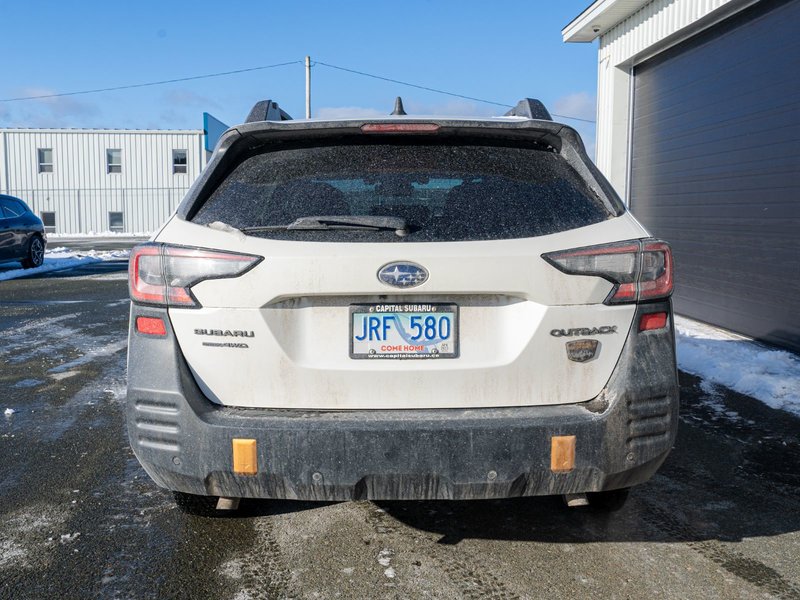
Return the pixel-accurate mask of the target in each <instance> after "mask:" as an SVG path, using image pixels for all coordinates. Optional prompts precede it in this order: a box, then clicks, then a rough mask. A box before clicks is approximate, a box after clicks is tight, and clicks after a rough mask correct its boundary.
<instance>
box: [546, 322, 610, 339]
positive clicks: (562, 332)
mask: <svg viewBox="0 0 800 600" xmlns="http://www.w3.org/2000/svg"><path fill="white" fill-rule="evenodd" d="M606 333H617V326H616V325H603V326H601V327H592V328H589V327H578V328H576V329H553V330H551V331H550V335H552V336H553V337H574V336H577V335H603V334H606Z"/></svg>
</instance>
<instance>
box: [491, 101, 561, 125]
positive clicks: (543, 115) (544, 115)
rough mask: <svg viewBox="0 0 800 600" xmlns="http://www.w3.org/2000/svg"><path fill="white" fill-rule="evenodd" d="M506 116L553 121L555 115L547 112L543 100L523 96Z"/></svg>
mask: <svg viewBox="0 0 800 600" xmlns="http://www.w3.org/2000/svg"><path fill="white" fill-rule="evenodd" d="M503 116H504V117H525V118H527V119H540V120H543V121H552V120H553V117H551V116H550V113H549V112H547V109H546V108H545V107H544V104H542V101H541V100H534V99H533V98H523V99H522V100H520V101H519V102H517V105H516V106H515V107H514V108H512V109H511V110H510V111H508V112H507V113H506V114H504V115H503Z"/></svg>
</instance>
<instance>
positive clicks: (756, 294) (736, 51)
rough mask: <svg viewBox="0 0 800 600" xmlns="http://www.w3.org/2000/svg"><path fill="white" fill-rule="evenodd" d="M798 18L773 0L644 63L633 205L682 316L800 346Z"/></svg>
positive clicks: (784, 0) (798, 2)
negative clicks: (669, 253)
mask: <svg viewBox="0 0 800 600" xmlns="http://www.w3.org/2000/svg"><path fill="white" fill-rule="evenodd" d="M798 23H800V0H791V1H788V0H764V1H762V2H760V3H759V4H757V5H755V6H754V7H752V8H749V9H747V10H746V11H743V12H741V13H739V14H737V15H736V16H735V17H732V18H731V19H728V20H727V21H724V22H723V23H721V24H720V25H717V26H715V27H713V28H712V29H709V30H706V31H705V32H703V33H701V34H700V35H697V36H695V37H693V38H692V39H691V40H689V41H688V42H685V43H683V44H681V45H679V46H676V47H675V48H672V49H670V50H669V51H667V52H665V53H663V54H660V55H659V56H658V57H657V58H654V59H652V60H650V61H647V62H645V63H643V64H641V65H639V66H637V67H636V70H635V98H634V123H633V146H632V151H633V158H632V173H631V174H632V177H631V182H632V185H631V209H632V211H633V213H634V214H635V215H636V216H637V217H638V218H639V219H640V220H641V221H642V222H643V223H644V224H645V225H646V226H647V227H648V228H649V229H650V230H651V231H652V232H653V233H654V234H655V235H658V236H660V237H663V238H665V239H667V240H669V241H670V242H671V243H672V244H673V248H674V250H675V258H676V265H677V272H676V282H677V283H676V295H675V306H676V310H677V311H678V312H680V313H682V314H685V315H688V316H692V317H695V318H699V319H701V320H704V321H708V322H711V323H715V324H717V325H721V326H723V327H727V328H729V329H733V330H735V331H739V332H742V333H745V334H748V335H751V336H753V337H756V338H760V339H764V340H767V341H772V342H776V343H779V344H781V345H785V346H789V347H792V348H794V349H797V350H800V317H798V315H800V260H799V259H800V235H799V234H798V231H800V176H798V175H800V78H798V77H797V74H798V73H800V37H798V36H797V33H796V26H797V24H798Z"/></svg>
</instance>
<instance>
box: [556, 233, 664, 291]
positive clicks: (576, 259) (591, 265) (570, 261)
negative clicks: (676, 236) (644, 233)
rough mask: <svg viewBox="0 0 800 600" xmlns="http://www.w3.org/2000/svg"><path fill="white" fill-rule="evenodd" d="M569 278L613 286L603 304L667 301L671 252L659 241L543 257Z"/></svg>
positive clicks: (564, 252) (601, 247)
mask: <svg viewBox="0 0 800 600" xmlns="http://www.w3.org/2000/svg"><path fill="white" fill-rule="evenodd" d="M542 258H544V259H545V260H546V261H547V262H549V263H550V264H551V265H553V266H554V267H556V268H557V269H559V270H560V271H563V272H564V273H568V274H570V275H590V276H595V277H602V278H604V279H607V280H608V281H610V282H611V283H613V284H614V288H613V289H612V290H611V292H610V293H609V295H608V297H607V298H606V299H605V301H604V303H605V304H623V303H627V302H642V301H644V300H656V299H658V298H666V297H668V296H669V295H670V294H672V251H671V250H670V247H669V244H667V243H666V242H662V241H659V240H630V241H627V242H616V243H613V244H603V245H600V246H589V247H586V248H575V249H573V250H564V251H559V252H550V253H548V254H543V255H542Z"/></svg>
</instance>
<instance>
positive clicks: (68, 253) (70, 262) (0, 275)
mask: <svg viewBox="0 0 800 600" xmlns="http://www.w3.org/2000/svg"><path fill="white" fill-rule="evenodd" d="M129 256H130V250H105V251H101V250H87V251H85V252H82V251H77V250H70V249H68V248H64V247H57V248H50V249H48V250H46V251H45V254H44V264H42V266H41V267H36V268H35V269H11V270H10V271H3V272H0V281H8V280H9V279H18V278H19V277H30V276H31V275H41V274H44V273H49V272H51V271H62V270H64V269H71V268H74V267H79V266H81V265H86V264H91V263H96V262H104V261H110V260H116V261H119V260H128V257H129Z"/></svg>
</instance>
